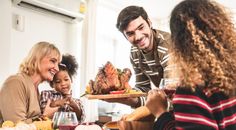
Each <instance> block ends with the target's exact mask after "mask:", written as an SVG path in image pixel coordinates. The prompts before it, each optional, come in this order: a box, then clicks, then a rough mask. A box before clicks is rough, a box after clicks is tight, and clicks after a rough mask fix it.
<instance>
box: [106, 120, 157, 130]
mask: <svg viewBox="0 0 236 130" xmlns="http://www.w3.org/2000/svg"><path fill="white" fill-rule="evenodd" d="M111 124H112V125H111ZM153 125H154V122H150V121H113V122H110V124H109V123H108V125H107V127H106V124H105V125H104V127H103V129H104V130H152V129H153Z"/></svg>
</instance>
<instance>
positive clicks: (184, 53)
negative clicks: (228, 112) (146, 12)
mask: <svg viewBox="0 0 236 130" xmlns="http://www.w3.org/2000/svg"><path fill="white" fill-rule="evenodd" d="M225 9H226V8H224V7H223V6H221V5H220V4H218V3H216V2H213V1H210V0H184V1H182V2H180V3H179V4H178V5H177V6H176V7H175V8H174V9H173V11H172V13H171V18H170V30H171V35H172V36H171V37H172V41H173V48H172V49H173V53H174V54H173V56H174V57H173V60H174V62H176V63H177V65H178V66H179V67H180V68H181V69H180V75H181V76H182V77H181V78H183V80H182V86H189V87H190V88H192V90H194V87H195V86H196V77H199V79H200V80H201V81H202V82H204V85H205V86H204V89H206V90H209V91H210V92H211V91H212V90H214V89H218V90H220V91H223V92H225V93H226V94H230V95H231V94H235V87H236V86H235V85H236V84H235V83H236V32H235V28H234V24H233V22H232V19H231V17H230V14H229V12H226V10H225Z"/></svg>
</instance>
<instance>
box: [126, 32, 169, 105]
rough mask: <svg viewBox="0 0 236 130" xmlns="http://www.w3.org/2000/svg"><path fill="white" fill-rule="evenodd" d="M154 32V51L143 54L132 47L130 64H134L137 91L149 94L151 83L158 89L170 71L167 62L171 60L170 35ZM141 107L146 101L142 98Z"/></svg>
mask: <svg viewBox="0 0 236 130" xmlns="http://www.w3.org/2000/svg"><path fill="white" fill-rule="evenodd" d="M152 32H153V46H154V47H153V50H152V51H151V52H149V53H147V54H146V53H143V52H142V50H140V49H138V48H137V47H135V46H132V47H131V51H130V62H131V63H132V66H133V69H134V72H135V76H136V81H135V89H137V90H141V91H143V92H148V91H149V90H150V89H151V82H152V83H153V84H154V85H155V86H156V87H158V86H159V83H160V80H161V78H163V75H165V74H163V73H166V72H167V71H168V67H167V61H168V59H169V54H168V46H169V44H170V34H169V33H167V32H163V31H160V30H154V29H153V30H152ZM140 101H141V105H144V101H145V99H144V98H143V97H142V98H140Z"/></svg>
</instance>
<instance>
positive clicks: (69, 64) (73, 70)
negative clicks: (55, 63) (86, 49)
mask: <svg viewBox="0 0 236 130" xmlns="http://www.w3.org/2000/svg"><path fill="white" fill-rule="evenodd" d="M78 66H79V65H78V63H77V61H76V58H75V57H74V56H72V55H70V54H64V55H63V56H62V61H61V63H60V64H59V71H67V72H68V74H69V76H70V79H71V80H73V76H75V75H76V74H77V70H78ZM54 81H55V76H54V78H53V80H52V81H51V82H50V86H51V87H53V82H54Z"/></svg>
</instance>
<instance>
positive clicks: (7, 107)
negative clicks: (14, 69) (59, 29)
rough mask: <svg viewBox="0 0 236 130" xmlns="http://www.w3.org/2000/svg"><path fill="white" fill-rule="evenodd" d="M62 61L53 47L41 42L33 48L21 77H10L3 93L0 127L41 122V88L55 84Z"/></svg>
mask: <svg viewBox="0 0 236 130" xmlns="http://www.w3.org/2000/svg"><path fill="white" fill-rule="evenodd" d="M60 60H61V54H60V51H59V50H58V48H57V47H56V46H55V45H53V44H51V43H48V42H39V43H37V44H35V45H34V46H33V47H32V49H31V50H30V52H29V54H28V55H27V56H26V58H25V59H24V61H23V62H22V64H21V65H20V68H19V73H17V74H15V75H12V76H10V77H8V78H7V79H6V81H5V82H4V83H3V86H2V88H1V90H0V97H1V98H0V124H1V123H2V122H3V121H6V120H10V121H13V122H14V123H17V122H19V121H24V122H26V123H31V122H32V121H33V120H34V119H36V118H39V116H40V115H41V112H40V106H39V90H38V86H39V84H40V83H42V82H44V81H52V80H53V77H54V75H55V74H56V73H57V72H58V70H59V69H58V64H59V63H60ZM47 111H51V110H50V109H48V110H47Z"/></svg>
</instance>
